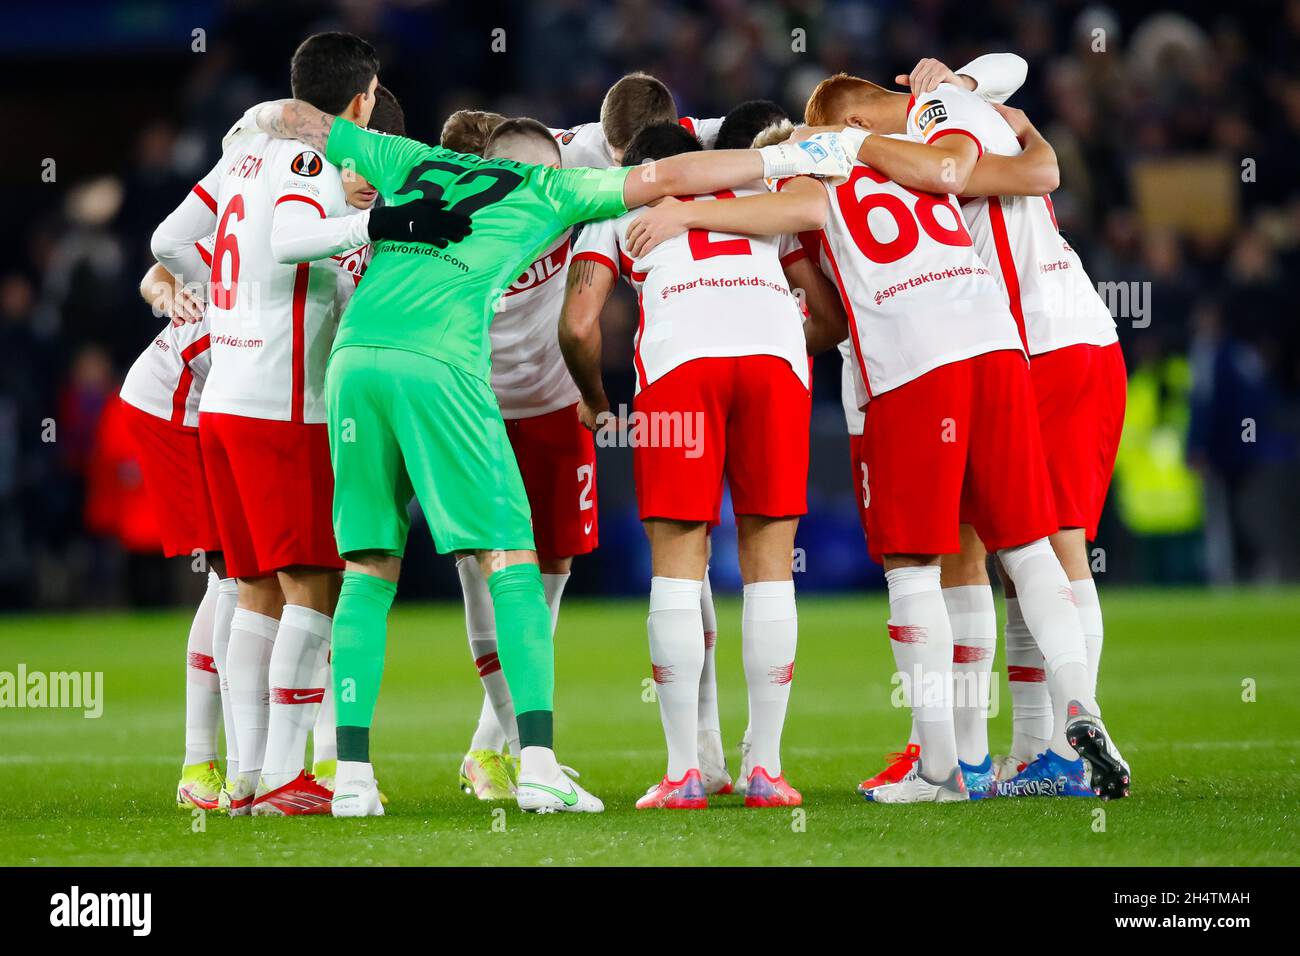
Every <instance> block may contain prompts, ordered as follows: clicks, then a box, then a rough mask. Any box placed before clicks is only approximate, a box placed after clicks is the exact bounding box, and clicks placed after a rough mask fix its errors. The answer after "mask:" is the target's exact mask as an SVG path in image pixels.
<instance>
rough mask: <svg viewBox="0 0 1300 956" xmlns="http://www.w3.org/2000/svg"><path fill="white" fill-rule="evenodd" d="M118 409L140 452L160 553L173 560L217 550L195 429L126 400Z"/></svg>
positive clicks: (211, 552) (215, 526)
mask: <svg viewBox="0 0 1300 956" xmlns="http://www.w3.org/2000/svg"><path fill="white" fill-rule="evenodd" d="M122 410H123V412H124V417H125V419H126V427H127V431H129V432H130V434H131V438H132V439H133V440H134V441H135V445H136V449H137V451H138V453H139V461H140V474H141V476H142V477H143V478H144V487H145V491H146V492H147V493H148V495H149V501H150V503H151V504H152V505H153V509H154V513H155V514H156V515H157V516H158V532H159V534H160V535H161V536H162V545H163V554H165V555H166V556H167V557H169V558H174V557H176V556H177V555H192V554H193V553H194V552H195V551H196V550H199V551H203V552H206V553H208V554H216V553H218V552H220V551H221V539H220V537H218V535H217V522H216V518H215V516H214V515H213V513H212V499H211V498H210V497H209V496H208V483H207V480H206V478H205V477H204V475H203V453H202V452H201V451H200V449H199V430H198V429H197V428H186V427H185V426H184V425H176V424H173V423H172V422H170V421H168V420H167V419H165V418H159V417H158V416H157V415H150V414H149V413H148V412H145V411H141V410H140V409H138V408H136V407H135V406H134V405H131V404H130V403H128V402H122Z"/></svg>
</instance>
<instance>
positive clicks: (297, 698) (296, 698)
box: [293, 694, 320, 700]
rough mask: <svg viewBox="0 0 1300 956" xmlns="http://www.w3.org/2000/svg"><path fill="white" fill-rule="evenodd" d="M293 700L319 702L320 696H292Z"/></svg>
mask: <svg viewBox="0 0 1300 956" xmlns="http://www.w3.org/2000/svg"><path fill="white" fill-rule="evenodd" d="M293 699H294V700H320V694H294V695H293Z"/></svg>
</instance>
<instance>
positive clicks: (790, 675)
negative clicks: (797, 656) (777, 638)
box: [767, 661, 794, 684]
mask: <svg viewBox="0 0 1300 956" xmlns="http://www.w3.org/2000/svg"><path fill="white" fill-rule="evenodd" d="M767 674H768V676H769V677H771V678H772V683H773V684H788V683H790V681H792V680H794V661H791V662H790V663H789V664H782V665H781V666H780V667H771V668H768V671H767Z"/></svg>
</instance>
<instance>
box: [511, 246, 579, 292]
mask: <svg viewBox="0 0 1300 956" xmlns="http://www.w3.org/2000/svg"><path fill="white" fill-rule="evenodd" d="M568 259H569V243H567V242H565V243H562V244H561V245H559V246H557V247H556V248H555V249H552V250H551V251H550V253H549V254H547V255H544V256H542V257H541V258H540V259H538V260H537V261H536V262H534V263H533V264H532V265H531V266H529V267H528V269H527V270H526V271H525V272H524V274H523V275H521V276H520V277H519V278H518V279H516V280H515V281H514V282H513V283H511V285H510V288H508V289H506V291H505V295H517V294H518V293H520V292H527V291H528V290H529V289H535V288H536V287H537V286H539V285H541V284H542V283H543V282H545V281H546V280H548V279H550V278H551V277H552V276H555V275H557V274H558V273H560V272H562V271H564V264H565V263H566V262H567V261H568Z"/></svg>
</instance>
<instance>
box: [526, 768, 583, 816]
mask: <svg viewBox="0 0 1300 956" xmlns="http://www.w3.org/2000/svg"><path fill="white" fill-rule="evenodd" d="M577 776H579V774H578V772H577V771H576V770H574V769H573V768H572V767H563V766H561V767H557V768H556V771H555V772H554V773H553V774H549V775H544V776H530V775H527V774H525V773H524V772H523V771H522V770H521V771H520V773H519V779H518V781H517V783H516V784H515V800H516V801H517V802H518V804H519V809H520V810H523V811H524V812H525V813H604V812H605V804H604V803H602V802H601V800H600V798H599V797H597V796H595V795H593V794H590V793H588V792H587V791H586V790H584V789H583V788H582V787H580V786H578V784H577V783H576V782H575V781H574V779H573V778H574V777H577Z"/></svg>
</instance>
